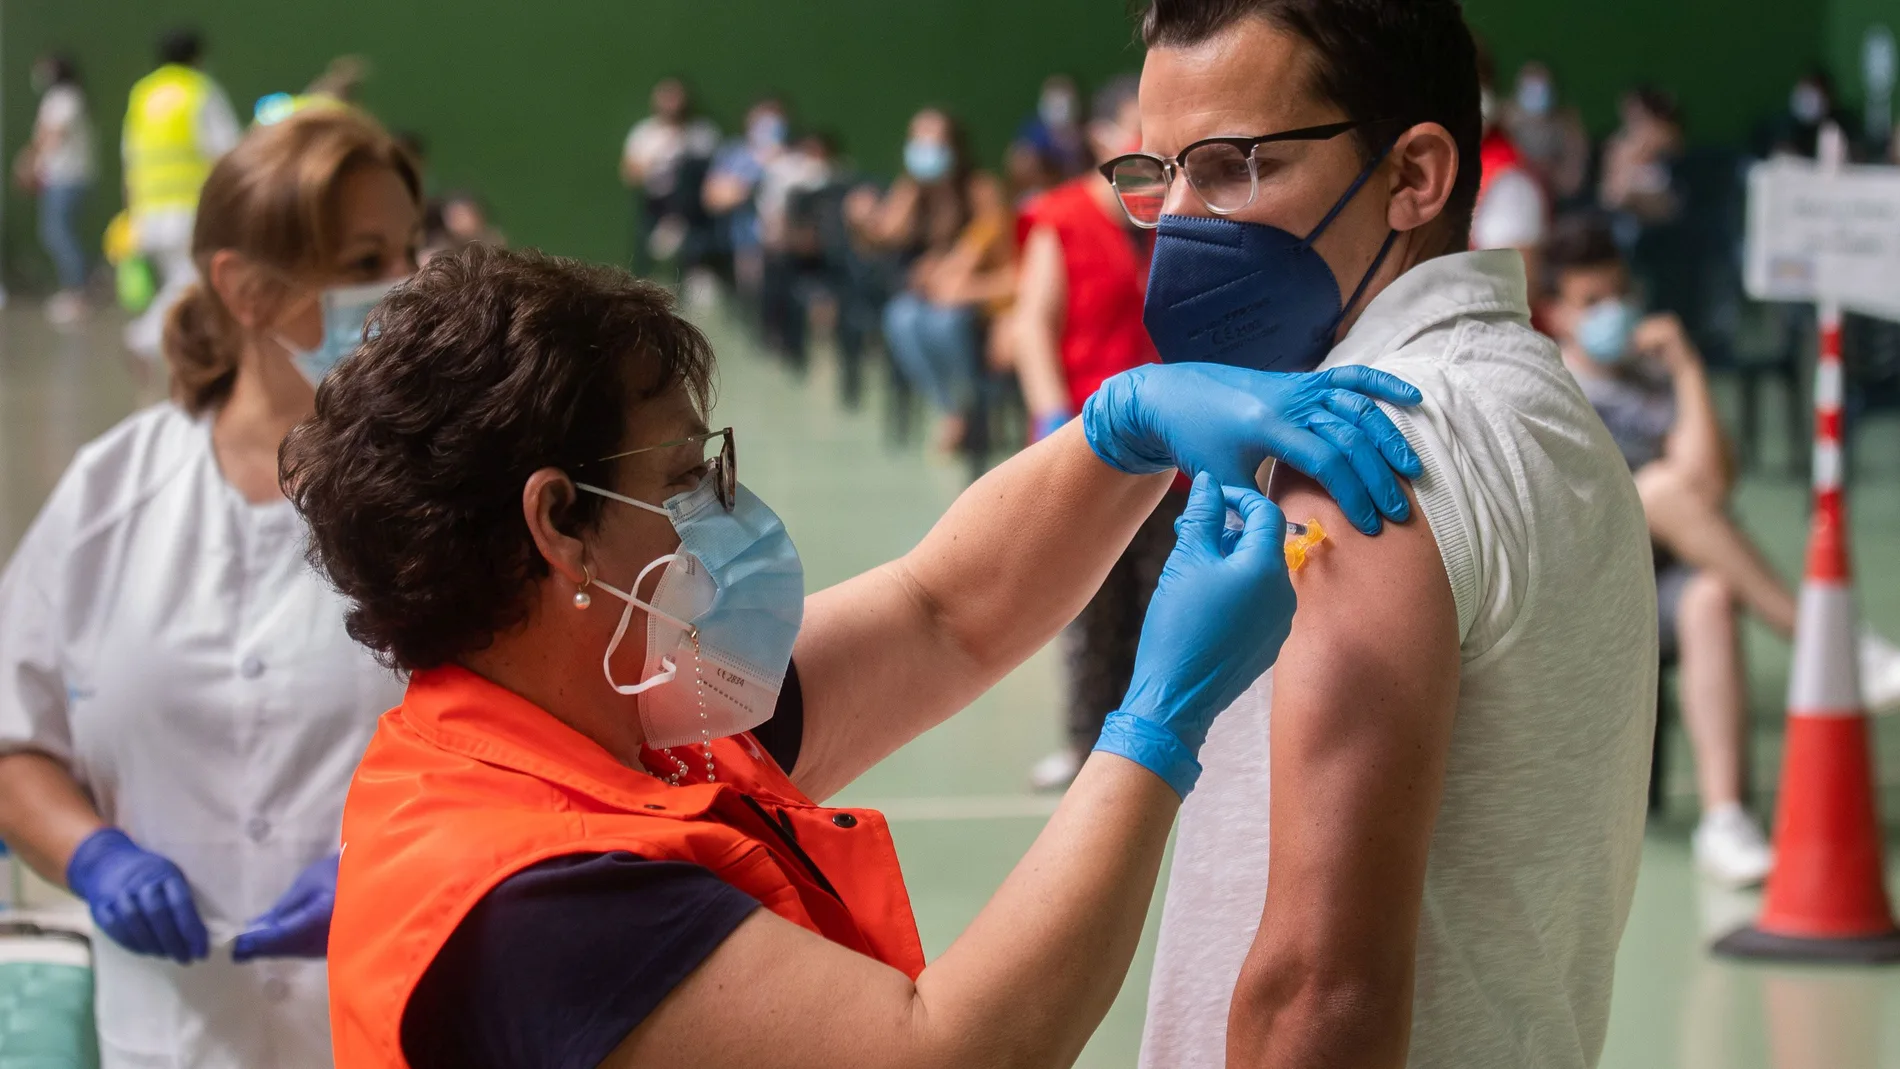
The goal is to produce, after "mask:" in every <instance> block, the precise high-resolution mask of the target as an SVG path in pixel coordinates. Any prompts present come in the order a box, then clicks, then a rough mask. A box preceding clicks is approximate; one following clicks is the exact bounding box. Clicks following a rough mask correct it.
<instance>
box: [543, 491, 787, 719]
mask: <svg viewBox="0 0 1900 1069" xmlns="http://www.w3.org/2000/svg"><path fill="white" fill-rule="evenodd" d="M574 485H575V486H576V487H578V488H579V489H581V490H584V491H586V492H587V493H590V494H598V495H600V496H601V497H605V498H609V499H611V500H614V501H618V502H620V503H622V504H625V505H632V506H633V507H635V508H638V509H644V510H645V511H647V512H654V513H659V514H660V515H663V516H666V517H667V518H668V519H670V520H672V522H673V529H674V530H675V531H676V532H678V534H679V537H680V546H679V550H678V551H677V552H674V553H669V554H667V555H665V556H663V557H660V558H658V559H657V560H654V561H652V562H651V563H649V564H648V565H647V566H646V567H645V568H643V569H641V571H640V574H639V575H638V576H637V577H635V579H634V581H633V582H632V583H631V584H630V585H629V586H628V587H627V588H626V589H625V590H622V589H619V588H618V587H614V586H610V585H609V584H607V583H605V582H603V581H601V580H600V579H595V580H593V585H594V586H597V587H599V588H601V589H602V590H604V591H606V592H607V593H608V594H611V595H613V596H614V597H616V598H618V599H620V600H621V601H623V602H625V603H626V608H625V609H624V610H622V612H621V614H620V626H619V627H617V628H615V629H614V637H613V639H612V640H611V641H609V642H608V643H607V652H606V653H605V654H604V655H603V656H602V657H601V662H600V663H601V670H602V671H603V672H604V673H605V674H606V676H607V685H608V686H610V687H612V688H613V689H614V690H616V691H618V692H620V693H621V694H627V695H633V694H638V695H640V696H641V698H640V724H641V727H642V728H643V729H644V731H645V733H646V743H647V745H648V746H651V747H653V748H654V749H664V748H666V747H669V746H684V745H687V744H689V743H691V744H699V743H709V742H711V741H712V740H713V739H720V738H725V737H727V736H729V735H737V734H739V733H740V732H742V731H750V730H752V729H753V728H755V727H758V726H759V725H760V724H763V723H765V722H766V721H767V720H769V719H771V717H772V713H773V711H774V710H775V709H776V708H777V707H778V695H779V690H780V688H781V687H783V686H784V683H785V670H786V667H787V666H788V665H789V664H791V660H792V643H793V642H794V641H795V640H796V639H797V638H798V628H799V625H800V623H802V622H803V619H804V612H805V570H804V566H803V565H802V564H801V563H800V562H799V559H798V550H797V548H796V547H794V546H793V545H792V538H791V535H789V534H787V533H786V531H785V525H784V523H782V522H780V520H779V518H778V516H777V515H776V514H774V513H773V512H772V510H771V509H769V508H767V507H766V505H765V502H763V501H760V500H759V499H758V497H757V496H756V495H754V494H753V493H752V491H750V490H748V489H746V488H745V487H744V486H740V487H739V488H738V492H737V496H736V498H735V500H734V501H733V507H732V511H730V512H728V511H726V508H725V506H724V505H721V504H720V503H719V496H718V493H717V491H716V489H715V487H714V485H713V480H712V479H705V480H702V481H701V483H700V485H699V486H698V487H697V488H695V489H693V490H690V491H688V492H686V493H684V494H678V495H676V496H674V497H671V498H668V499H667V502H666V505H665V507H660V506H657V505H649V504H647V503H646V502H644V501H640V500H636V499H634V498H631V497H623V496H622V495H620V494H616V493H614V492H613V491H611V490H605V489H602V488H600V487H598V486H590V485H588V484H586V483H575V484H574ZM662 568H663V569H665V570H664V571H663V572H661V574H660V581H659V585H658V586H656V587H655V588H654V591H653V599H652V600H651V601H645V600H642V599H641V598H640V596H639V594H638V591H639V589H640V587H641V585H642V584H643V583H644V582H645V581H646V578H647V576H649V575H651V574H652V573H653V572H654V571H655V570H657V569H662ZM635 608H639V609H642V610H645V612H646V614H647V655H646V666H645V669H644V670H643V672H642V679H641V680H640V682H638V683H618V682H615V680H614V672H613V656H614V651H615V650H617V649H619V647H620V641H621V639H623V638H625V637H626V633H627V627H628V625H629V623H630V622H631V621H632V618H633V610H634V609H635Z"/></svg>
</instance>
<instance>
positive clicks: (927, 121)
mask: <svg viewBox="0 0 1900 1069" xmlns="http://www.w3.org/2000/svg"><path fill="white" fill-rule="evenodd" d="M846 208H847V211H848V212H849V213H850V214H849V219H850V222H851V224H852V227H853V229H854V230H855V231H856V232H857V233H858V235H859V237H860V238H862V239H863V240H864V242H865V243H866V244H867V245H869V246H870V247H871V248H873V249H877V250H881V251H887V252H890V253H893V254H895V255H896V257H897V259H898V262H899V263H900V264H901V265H902V268H903V271H904V273H905V279H906V285H905V289H904V291H903V292H901V293H899V294H898V295H897V296H895V297H893V298H891V300H890V303H889V304H887V305H885V308H884V342H885V345H886V346H888V347H889V349H890V354H891V360H892V362H893V363H895V364H896V365H897V369H898V371H899V373H901V374H902V375H903V376H904V378H905V380H906V381H908V382H909V383H910V385H911V387H912V388H913V389H915V390H916V391H917V392H918V393H920V394H922V395H923V397H924V399H925V400H926V401H928V402H929V403H930V405H931V407H932V408H934V409H936V411H937V413H938V420H939V421H938V432H937V436H936V442H937V446H938V448H940V449H942V450H944V451H950V450H954V449H955V448H957V447H958V446H959V445H961V444H962V442H963V437H964V433H965V431H966V429H967V420H966V415H965V414H966V412H967V411H968V409H969V406H970V404H971V403H972V400H973V397H974V393H975V389H976V378H977V375H978V374H979V361H980V360H981V359H982V335H983V328H984V325H985V317H986V315H988V314H989V313H991V312H993V311H995V310H996V309H997V306H998V305H999V304H1000V303H1006V302H1007V301H1008V299H1009V298H1010V297H1011V296H1012V294H1013V290H1014V287H1015V277H1014V273H1013V271H1012V268H1011V252H1012V246H1013V243H1014V234H1013V230H1012V228H1013V226H1014V220H1013V214H1012V212H1011V211H1010V206H1009V203H1008V200H1007V198H1006V196H1005V194H1004V191H1003V187H1002V184H1001V183H999V182H998V181H997V180H996V178H995V177H994V176H993V175H991V174H989V173H988V172H985V171H980V170H978V169H977V168H976V167H975V165H974V164H973V163H972V162H971V160H970V150H969V143H968V141H967V140H966V139H965V137H964V132H963V126H962V124H960V123H958V122H957V121H956V120H955V119H954V118H952V117H951V116H950V114H949V113H948V112H945V111H943V110H942V109H939V108H925V109H924V110H922V111H920V112H918V113H917V114H916V116H915V117H914V118H912V119H911V121H910V132H909V136H908V138H907V140H906V141H905V142H904V173H903V175H901V176H900V177H899V178H898V179H897V181H895V182H893V183H891V187H890V189H889V190H888V191H886V192H885V194H884V196H883V197H882V198H870V197H853V198H852V199H851V200H850V201H848V202H847V204H846Z"/></svg>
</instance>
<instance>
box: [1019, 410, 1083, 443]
mask: <svg viewBox="0 0 1900 1069" xmlns="http://www.w3.org/2000/svg"><path fill="white" fill-rule="evenodd" d="M1074 418H1075V413H1073V412H1071V411H1069V410H1068V409H1066V408H1058V409H1055V410H1053V411H1050V412H1044V413H1043V414H1042V415H1040V416H1037V417H1035V419H1033V420H1031V421H1030V424H1029V441H1030V444H1032V445H1033V444H1035V443H1036V442H1040V441H1042V440H1043V439H1044V438H1047V437H1049V436H1050V435H1052V434H1054V433H1055V432H1057V431H1059V430H1061V429H1062V425H1063V424H1065V423H1067V422H1069V421H1070V420H1072V419H1074Z"/></svg>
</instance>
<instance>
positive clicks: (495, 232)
mask: <svg viewBox="0 0 1900 1069" xmlns="http://www.w3.org/2000/svg"><path fill="white" fill-rule="evenodd" d="M476 242H481V243H482V244H485V245H494V246H497V247H506V246H507V244H508V236H507V235H506V234H503V233H502V232H501V231H500V230H499V229H497V228H496V227H495V225H494V224H493V223H491V222H489V219H488V206H487V205H485V204H483V203H482V199H481V198H480V197H478V196H476V195H475V194H474V193H471V192H469V191H467V190H454V191H451V192H448V193H444V194H443V195H442V196H440V197H432V198H430V199H429V200H428V201H427V202H425V204H424V205H423V209H422V244H421V245H420V246H419V247H418V248H417V250H416V265H417V266H422V265H424V264H427V263H428V262H429V261H430V260H432V259H434V258H435V257H437V256H441V255H443V254H445V253H453V252H460V251H461V250H463V249H464V248H467V247H468V246H470V245H472V244H474V243H476Z"/></svg>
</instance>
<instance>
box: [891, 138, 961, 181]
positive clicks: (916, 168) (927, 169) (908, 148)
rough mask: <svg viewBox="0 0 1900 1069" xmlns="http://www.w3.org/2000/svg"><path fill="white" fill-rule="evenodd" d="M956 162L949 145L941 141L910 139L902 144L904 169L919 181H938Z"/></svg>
mask: <svg viewBox="0 0 1900 1069" xmlns="http://www.w3.org/2000/svg"><path fill="white" fill-rule="evenodd" d="M954 162H956V161H955V159H954V158H953V157H952V156H951V153H950V146H949V145H946V144H944V143H943V142H941V141H920V140H916V139H912V140H911V141H909V142H908V143H906V144H905V145H904V170H906V171H908V172H909V173H910V176H911V177H912V178H915V179H916V180H917V181H919V182H940V181H942V180H943V178H944V176H946V175H948V174H949V173H950V165H951V164H952V163H954Z"/></svg>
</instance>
